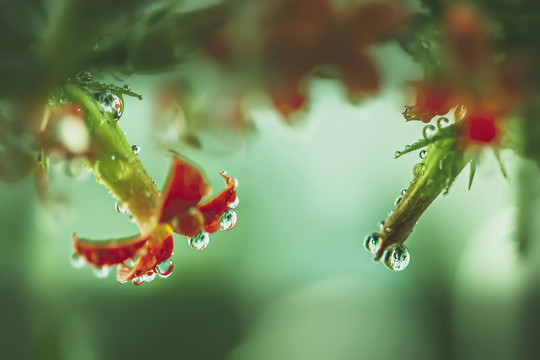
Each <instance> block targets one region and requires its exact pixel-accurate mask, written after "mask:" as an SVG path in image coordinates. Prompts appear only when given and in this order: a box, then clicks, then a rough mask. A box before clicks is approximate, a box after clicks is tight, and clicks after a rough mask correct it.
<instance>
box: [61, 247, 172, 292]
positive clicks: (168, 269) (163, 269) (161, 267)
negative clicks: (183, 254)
mask: <svg viewBox="0 0 540 360" xmlns="http://www.w3.org/2000/svg"><path fill="white" fill-rule="evenodd" d="M70 262H71V265H72V266H73V267H74V268H76V269H80V268H82V267H84V266H85V265H86V260H85V259H84V257H83V256H81V255H79V254H76V253H74V254H73V255H72V256H71V259H70ZM124 263H125V264H126V265H127V266H130V267H133V266H135V263H136V261H135V260H133V259H129V260H126V261H125V262H124ZM93 272H94V275H95V276H96V277H97V278H98V279H105V278H106V277H108V276H109V274H110V272H111V267H110V266H106V265H104V266H94V267H93ZM172 272H173V263H172V261H171V259H166V260H164V261H162V262H161V263H159V264H158V265H156V267H154V268H153V269H151V270H149V271H147V272H146V274H143V275H141V276H139V277H135V278H133V279H132V283H133V284H134V285H141V284H142V283H144V282H151V281H153V280H154V279H156V278H157V277H160V278H162V279H166V278H168V277H169V276H171V274H172Z"/></svg>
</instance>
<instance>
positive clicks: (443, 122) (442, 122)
mask: <svg viewBox="0 0 540 360" xmlns="http://www.w3.org/2000/svg"><path fill="white" fill-rule="evenodd" d="M448 125H450V120H448V118H447V117H444V116H443V117H440V118H438V119H437V127H438V128H439V129H443V128H445V127H447V126H448Z"/></svg>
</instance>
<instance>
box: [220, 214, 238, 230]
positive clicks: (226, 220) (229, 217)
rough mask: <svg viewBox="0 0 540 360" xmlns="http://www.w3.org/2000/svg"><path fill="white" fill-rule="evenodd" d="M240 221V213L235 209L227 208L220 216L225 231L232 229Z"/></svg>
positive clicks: (221, 226) (222, 228) (221, 225)
mask: <svg viewBox="0 0 540 360" xmlns="http://www.w3.org/2000/svg"><path fill="white" fill-rule="evenodd" d="M237 222H238V215H236V211H234V210H233V209H228V210H226V211H225V212H224V213H223V214H222V215H221V217H220V218H219V224H220V229H221V230H223V231H227V230H231V229H232V228H233V227H235V226H236V223H237Z"/></svg>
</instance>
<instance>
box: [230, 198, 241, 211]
mask: <svg viewBox="0 0 540 360" xmlns="http://www.w3.org/2000/svg"><path fill="white" fill-rule="evenodd" d="M239 203H240V199H239V198H238V195H237V196H236V199H234V201H233V202H232V203H230V204H229V208H231V209H236V207H237V206H238V204H239Z"/></svg>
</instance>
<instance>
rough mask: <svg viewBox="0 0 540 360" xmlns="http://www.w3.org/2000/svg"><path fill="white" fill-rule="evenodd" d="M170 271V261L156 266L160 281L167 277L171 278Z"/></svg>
mask: <svg viewBox="0 0 540 360" xmlns="http://www.w3.org/2000/svg"><path fill="white" fill-rule="evenodd" d="M172 271H173V263H172V261H171V259H167V260H164V261H162V262H161V263H160V264H159V265H158V266H156V272H157V273H158V275H159V277H160V278H162V279H166V278H168V277H169V276H171V274H172Z"/></svg>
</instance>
